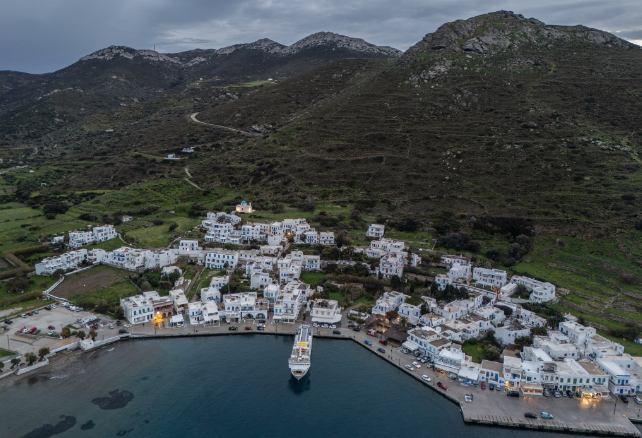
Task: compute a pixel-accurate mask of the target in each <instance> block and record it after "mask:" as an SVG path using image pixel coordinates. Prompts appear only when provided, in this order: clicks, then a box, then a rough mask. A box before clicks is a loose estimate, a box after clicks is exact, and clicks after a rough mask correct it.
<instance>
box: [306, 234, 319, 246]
mask: <svg viewBox="0 0 642 438" xmlns="http://www.w3.org/2000/svg"><path fill="white" fill-rule="evenodd" d="M303 237H304V240H305V243H307V244H308V245H316V244H317V243H319V233H317V232H316V230H307V231H306V232H304V233H303Z"/></svg>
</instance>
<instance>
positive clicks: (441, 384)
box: [437, 382, 448, 391]
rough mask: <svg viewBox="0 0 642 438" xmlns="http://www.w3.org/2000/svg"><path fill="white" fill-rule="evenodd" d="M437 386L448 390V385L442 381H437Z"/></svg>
mask: <svg viewBox="0 0 642 438" xmlns="http://www.w3.org/2000/svg"><path fill="white" fill-rule="evenodd" d="M437 386H438V387H440V388H441V389H443V390H444V391H448V387H447V386H446V385H444V384H443V383H441V382H437Z"/></svg>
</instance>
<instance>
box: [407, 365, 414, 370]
mask: <svg viewBox="0 0 642 438" xmlns="http://www.w3.org/2000/svg"><path fill="white" fill-rule="evenodd" d="M406 369H407V370H408V371H414V370H415V369H414V368H413V367H411V366H410V365H406Z"/></svg>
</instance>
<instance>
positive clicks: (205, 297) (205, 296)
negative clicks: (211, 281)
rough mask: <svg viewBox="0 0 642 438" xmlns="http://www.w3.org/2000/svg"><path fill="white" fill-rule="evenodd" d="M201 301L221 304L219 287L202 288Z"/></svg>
mask: <svg viewBox="0 0 642 438" xmlns="http://www.w3.org/2000/svg"><path fill="white" fill-rule="evenodd" d="M201 301H202V302H204V303H206V302H208V301H214V302H217V303H220V302H221V291H220V290H219V288H218V287H211V286H210V287H204V288H201Z"/></svg>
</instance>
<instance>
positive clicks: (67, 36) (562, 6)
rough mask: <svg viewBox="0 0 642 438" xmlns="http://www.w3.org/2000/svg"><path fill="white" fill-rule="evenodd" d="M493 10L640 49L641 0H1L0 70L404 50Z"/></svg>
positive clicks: (42, 70)
mask: <svg viewBox="0 0 642 438" xmlns="http://www.w3.org/2000/svg"><path fill="white" fill-rule="evenodd" d="M501 9H503V10H510V11H513V12H515V13H519V14H522V15H524V16H525V17H528V18H530V17H535V18H537V19H539V20H541V21H543V22H545V23H547V24H563V25H574V24H583V25H585V26H589V27H594V28H598V29H602V30H606V31H609V32H612V33H615V34H616V35H618V36H620V37H622V38H625V39H628V40H630V41H633V42H635V43H637V44H640V43H642V4H641V2H640V0H618V1H616V2H608V1H606V2H605V1H603V0H600V1H597V0H595V1H592V0H538V1H533V0H528V1H525V0H503V1H502V0H487V1H483V2H482V1H479V0H478V1H472V0H447V1H444V0H440V1H435V0H395V1H390V0H386V1H384V0H234V1H230V0H180V1H178V0H174V1H171V0H101V1H87V0H23V1H15V2H9V1H7V0H5V1H4V2H3V5H2V13H0V70H18V71H26V72H30V73H43V72H49V71H55V70H58V69H60V68H63V67H66V66H68V65H70V64H72V63H74V62H76V61H77V60H78V59H79V58H80V57H82V56H85V55H87V54H89V53H91V52H94V51H96V50H99V49H102V48H104V47H107V46H111V45H122V46H129V47H133V48H136V49H151V48H153V47H154V45H156V50H157V51H159V52H163V53H173V52H180V51H184V50H190V49H195V48H201V49H210V48H216V49H218V48H221V47H225V46H229V45H232V44H238V43H249V42H253V41H256V40H258V39H260V38H270V39H272V40H274V41H277V42H279V43H281V44H285V45H290V44H292V43H294V42H296V41H298V40H299V39H301V38H304V37H306V36H308V35H310V34H312V33H314V32H320V31H329V32H335V33H339V34H343V35H349V36H352V37H358V38H363V39H365V40H366V41H368V42H371V43H373V44H377V45H384V46H392V47H395V48H397V49H401V50H406V49H407V48H408V47H410V46H411V45H413V44H415V43H416V42H417V41H419V40H420V39H421V38H422V37H423V36H424V35H425V34H427V33H430V32H433V31H434V30H436V29H437V28H438V27H439V26H440V25H441V24H443V23H445V22H448V21H454V20H457V19H467V18H470V17H473V16H476V15H480V14H484V13H487V12H493V11H497V10H501Z"/></svg>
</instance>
